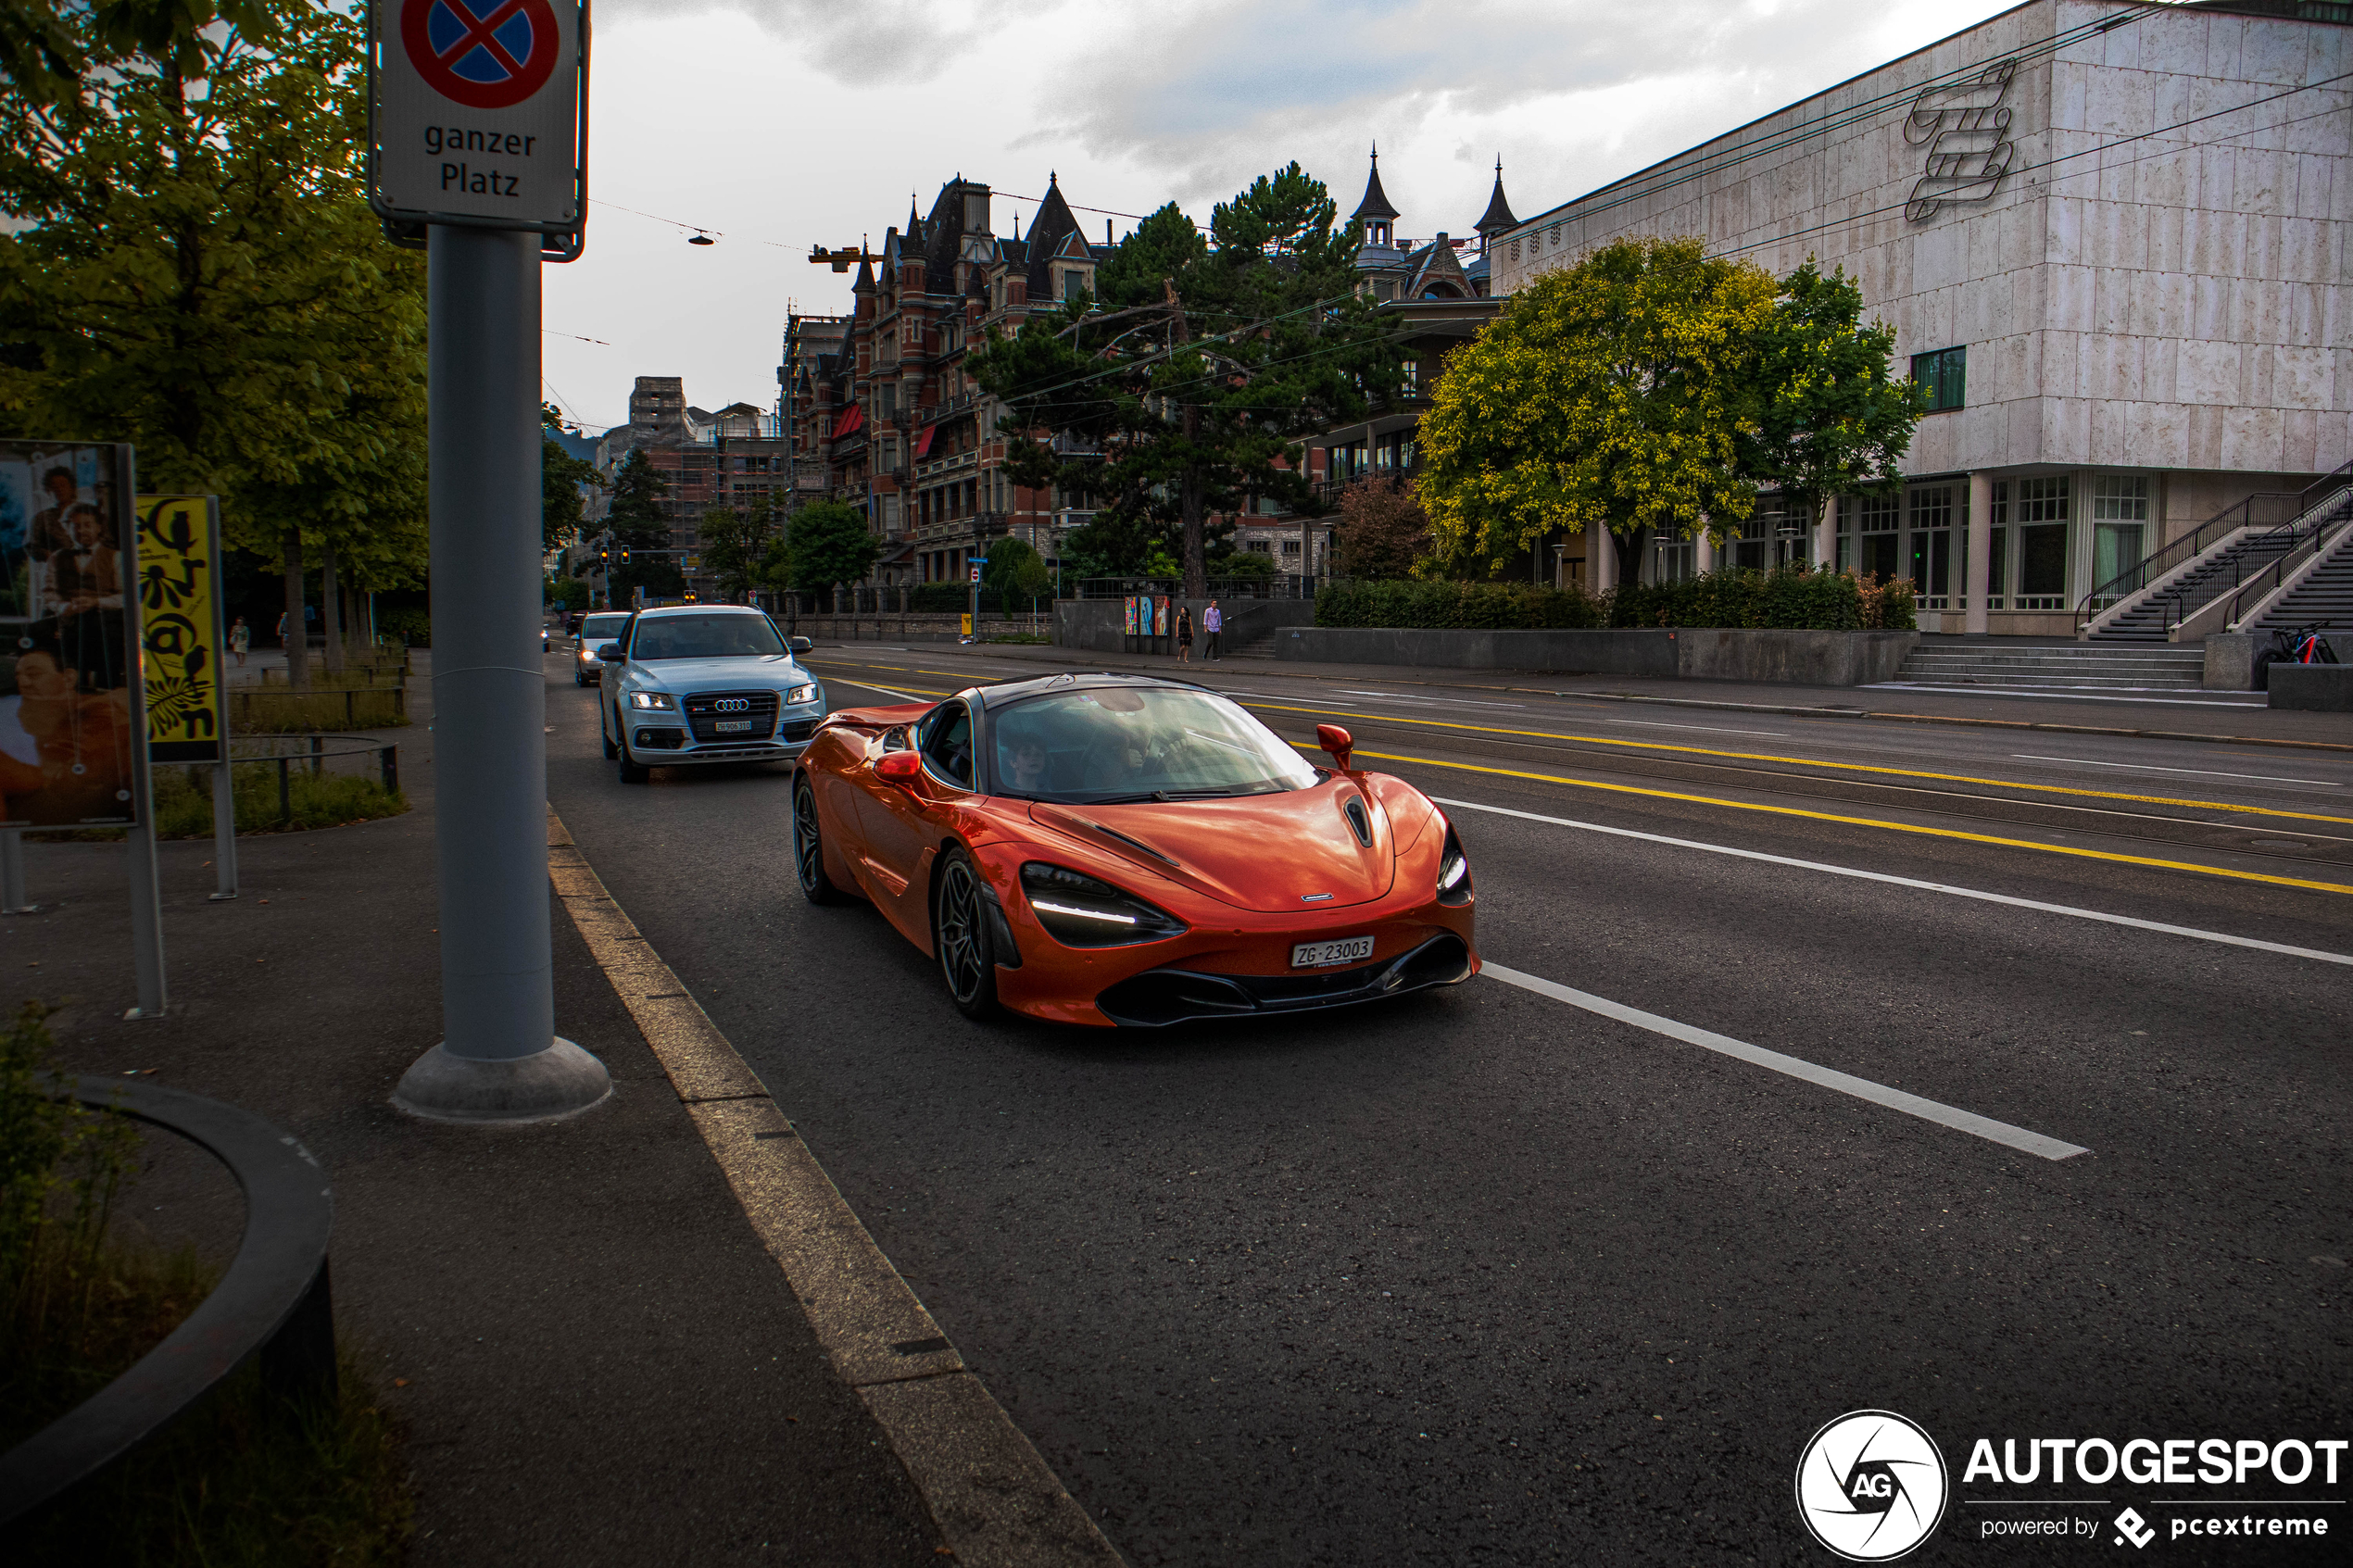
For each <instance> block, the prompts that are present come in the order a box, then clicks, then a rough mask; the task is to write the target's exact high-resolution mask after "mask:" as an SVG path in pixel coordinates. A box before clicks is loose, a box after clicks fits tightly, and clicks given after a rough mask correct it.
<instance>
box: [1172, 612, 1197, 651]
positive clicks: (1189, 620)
mask: <svg viewBox="0 0 2353 1568" xmlns="http://www.w3.org/2000/svg"><path fill="white" fill-rule="evenodd" d="M1192 661H1193V612H1192V611H1191V610H1189V609H1187V608H1185V607H1184V606H1183V605H1178V606H1177V607H1176V662H1177V663H1179V664H1190V663H1191V662H1192Z"/></svg>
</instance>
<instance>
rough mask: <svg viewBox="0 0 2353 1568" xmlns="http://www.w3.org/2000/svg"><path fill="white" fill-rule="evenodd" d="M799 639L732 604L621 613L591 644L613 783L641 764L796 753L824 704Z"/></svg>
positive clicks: (635, 773) (640, 778) (765, 758)
mask: <svg viewBox="0 0 2353 1568" xmlns="http://www.w3.org/2000/svg"><path fill="white" fill-rule="evenodd" d="M809 646H810V644H809V639H808V638H806V637H791V638H787V637H786V635H785V634H784V633H782V632H780V631H778V630H777V629H776V623H775V622H774V621H771V620H769V619H768V617H767V616H766V615H764V614H762V613H761V611H759V610H757V609H752V608H745V607H740V606H735V605H675V606H669V607H665V608H660V609H644V610H639V611H637V612H636V613H635V614H634V615H632V616H630V617H629V619H628V621H627V624H625V625H624V626H623V627H622V629H621V634H620V635H619V636H616V637H614V638H613V639H612V640H611V641H610V642H606V643H601V644H598V646H597V658H598V661H599V663H600V664H601V665H602V667H603V670H604V675H603V677H602V679H601V681H600V682H599V684H601V685H602V687H603V688H604V689H603V690H602V691H601V692H599V693H598V700H597V708H598V728H599V730H600V731H601V733H602V734H603V737H604V743H605V755H606V756H607V757H609V758H611V759H614V760H615V761H616V762H618V763H619V764H620V771H621V782H622V783H623V784H643V783H645V782H646V771H647V770H648V768H680V767H695V766H700V765H703V764H707V763H714V762H789V761H791V760H792V759H795V758H797V757H799V755H800V753H801V751H802V750H803V749H804V748H805V747H806V746H808V744H809V737H810V736H811V734H813V733H814V732H815V730H816V728H817V721H819V720H820V719H822V718H824V713H825V694H824V690H823V688H821V687H820V686H819V684H818V683H817V678H816V677H815V676H814V675H812V674H810V673H809V671H806V670H804V669H802V668H801V665H800V662H799V658H798V657H797V656H798V655H799V654H802V653H806V652H807V651H808V650H809Z"/></svg>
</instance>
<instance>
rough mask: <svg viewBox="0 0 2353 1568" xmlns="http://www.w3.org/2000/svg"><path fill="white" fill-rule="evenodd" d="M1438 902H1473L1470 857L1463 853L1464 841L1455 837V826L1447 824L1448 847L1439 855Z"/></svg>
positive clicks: (1450, 823)
mask: <svg viewBox="0 0 2353 1568" xmlns="http://www.w3.org/2000/svg"><path fill="white" fill-rule="evenodd" d="M1438 901H1439V902H1440V903H1441V904H1467V903H1469V902H1470V901H1471V874H1470V857H1469V856H1467V855H1466V854H1464V853H1463V841H1462V840H1461V839H1459V838H1456V837H1455V836H1454V824H1453V823H1452V822H1448V823H1447V824H1446V847H1445V848H1443V849H1441V850H1440V851H1439V854H1438Z"/></svg>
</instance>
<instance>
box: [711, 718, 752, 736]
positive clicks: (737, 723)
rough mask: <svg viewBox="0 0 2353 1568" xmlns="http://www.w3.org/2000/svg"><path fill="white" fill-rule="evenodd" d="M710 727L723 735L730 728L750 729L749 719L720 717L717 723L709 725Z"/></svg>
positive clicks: (730, 729)
mask: <svg viewBox="0 0 2353 1568" xmlns="http://www.w3.org/2000/svg"><path fill="white" fill-rule="evenodd" d="M711 728H712V729H714V730H717V731H718V732H719V733H720V734H723V735H724V734H727V733H728V732H730V731H732V730H749V729H750V728H751V721H750V720H749V719H722V720H720V721H718V722H717V723H715V724H713V725H711Z"/></svg>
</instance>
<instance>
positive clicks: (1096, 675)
mask: <svg viewBox="0 0 2353 1568" xmlns="http://www.w3.org/2000/svg"><path fill="white" fill-rule="evenodd" d="M1104 686H1128V687H1136V686H1146V687H1160V688H1163V689H1164V690H1167V691H1174V692H1207V691H1209V688H1208V687H1207V686H1204V685H1201V684H1198V683H1196V682H1192V681H1171V680H1165V679H1164V678H1163V677H1161V676H1158V675H1120V674H1114V673H1113V672H1112V671H1108V670H1099V671H1070V672H1068V673H1065V674H1061V675H1040V676H1039V677H1038V678H1037V679H1036V680H1034V681H1009V682H1007V683H1005V684H1003V685H998V686H982V687H979V688H977V689H978V693H979V696H980V705H981V707H982V708H983V709H999V708H1003V707H1005V706H1006V705H1007V704H1009V703H1015V702H1019V701H1021V700H1022V699H1023V698H1024V697H1032V696H1044V695H1045V694H1047V693H1049V692H1083V691H1093V690H1097V689H1099V688H1101V687H1104ZM1211 695H1212V696H1214V695H1216V694H1214V693H1211Z"/></svg>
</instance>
